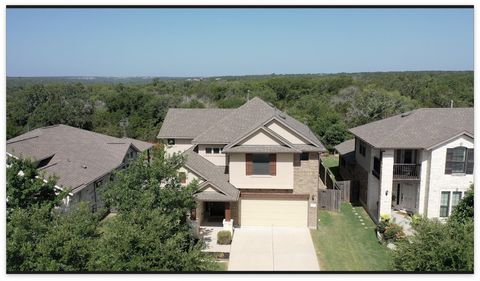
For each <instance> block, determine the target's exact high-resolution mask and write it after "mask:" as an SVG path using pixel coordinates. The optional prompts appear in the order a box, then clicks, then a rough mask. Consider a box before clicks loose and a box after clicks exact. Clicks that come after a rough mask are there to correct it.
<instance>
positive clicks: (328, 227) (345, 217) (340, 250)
mask: <svg viewBox="0 0 480 281" xmlns="http://www.w3.org/2000/svg"><path fill="white" fill-rule="evenodd" d="M352 208H353V210H352ZM355 212H356V213H357V214H358V215H355V214H354V213H355ZM318 215H319V216H318V218H319V219H320V221H319V222H318V229H317V230H312V231H311V234H312V239H313V243H314V245H315V250H316V252H317V258H318V262H319V264H320V269H321V270H332V271H337V270H341V271H351V270H355V271H382V270H391V256H390V250H389V249H388V248H386V247H385V246H383V245H381V244H380V243H379V242H378V240H377V237H376V234H375V231H374V230H375V224H374V223H373V221H372V220H371V219H370V217H369V216H368V215H367V213H366V212H365V210H364V209H363V208H362V207H352V205H351V204H349V203H342V207H341V212H330V211H324V210H319V212H318ZM359 215H360V216H361V218H362V219H363V223H365V225H362V224H361V223H362V222H361V221H360V220H359V218H358V216H359Z"/></svg>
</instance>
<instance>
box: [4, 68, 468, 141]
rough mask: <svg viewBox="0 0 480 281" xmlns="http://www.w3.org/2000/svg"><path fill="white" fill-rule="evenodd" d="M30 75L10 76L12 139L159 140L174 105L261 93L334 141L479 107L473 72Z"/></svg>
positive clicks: (230, 103)
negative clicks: (399, 119) (421, 114)
mask: <svg viewBox="0 0 480 281" xmlns="http://www.w3.org/2000/svg"><path fill="white" fill-rule="evenodd" d="M25 79H26V80H19V79H16V80H12V78H9V79H7V138H12V137H14V136H17V135H19V134H22V133H24V132H26V131H28V130H32V129H34V128H38V127H42V126H47V125H53V124H58V123H63V124H67V125H71V126H75V127H79V128H83V129H87V130H93V131H96V132H99V133H104V134H109V135H113V136H118V137H120V136H128V137H132V138H137V139H142V140H147V141H154V140H155V136H156V134H157V133H158V131H159V129H160V127H161V125H162V122H163V120H164V118H165V115H166V112H167V110H168V108H170V107H186V108H214V107H220V108H234V107H238V106H240V105H242V104H244V103H245V102H246V101H247V99H248V98H252V97H254V96H258V97H261V98H262V99H264V100H265V101H267V102H270V103H272V104H273V105H274V106H276V107H277V108H279V109H280V110H283V111H285V112H287V113H288V114H290V115H291V116H293V117H294V118H297V119H298V120H300V121H302V122H304V123H306V124H308V125H309V126H310V128H312V130H313V131H314V132H315V133H316V134H317V135H318V136H319V138H320V140H321V141H322V142H323V143H324V144H325V145H326V146H327V147H328V148H332V147H333V146H334V145H336V144H338V143H340V142H342V141H344V140H346V139H348V138H349V137H350V135H349V133H348V128H351V127H354V126H358V125H362V124H365V123H367V122H371V121H374V120H378V119H381V118H385V117H389V116H392V115H394V114H398V113H401V112H404V111H408V110H411V109H415V108H419V107H449V106H450V105H451V103H453V105H454V106H455V107H471V106H473V72H389V73H355V74H332V75H267V76H258V77H257V76H248V77H223V78H215V79H214V78H210V79H204V80H198V81H193V80H191V79H183V80H181V79H175V80H161V79H159V78H154V79H151V80H150V81H149V82H145V83H138V82H137V83H94V84H92V83H83V82H78V83H73V82H71V80H68V81H65V82H64V83H62V82H58V79H56V80H53V81H54V82H48V80H45V81H44V82H42V83H34V84H32V83H31V82H29V80H28V79H27V78H25ZM22 81H23V82H22ZM34 81H36V80H34ZM41 81H43V80H41ZM79 81H82V80H79Z"/></svg>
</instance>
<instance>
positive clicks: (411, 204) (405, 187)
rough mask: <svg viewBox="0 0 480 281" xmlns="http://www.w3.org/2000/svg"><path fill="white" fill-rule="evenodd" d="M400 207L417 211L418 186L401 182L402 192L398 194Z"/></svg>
mask: <svg viewBox="0 0 480 281" xmlns="http://www.w3.org/2000/svg"><path fill="white" fill-rule="evenodd" d="M398 196H399V197H398V201H399V204H398V207H399V208H400V209H405V210H407V211H411V212H415V210H416V207H417V206H416V205H417V187H416V186H415V185H413V184H409V183H402V184H400V194H398Z"/></svg>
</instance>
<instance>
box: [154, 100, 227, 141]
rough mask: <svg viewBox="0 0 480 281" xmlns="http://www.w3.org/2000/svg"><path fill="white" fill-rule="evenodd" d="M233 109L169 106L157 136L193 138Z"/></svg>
mask: <svg viewBox="0 0 480 281" xmlns="http://www.w3.org/2000/svg"><path fill="white" fill-rule="evenodd" d="M232 111H234V109H220V108H212V109H204V108H170V109H169V110H168V112H167V115H166V116H165V120H164V121H163V124H162V128H161V129H160V132H159V133H158V136H157V138H186V139H193V138H195V137H196V136H198V135H199V134H201V133H202V132H204V131H206V130H207V129H208V128H210V127H211V126H212V125H213V124H214V123H216V122H218V120H220V119H222V118H224V117H225V116H227V115H228V114H229V113H231V112H232Z"/></svg>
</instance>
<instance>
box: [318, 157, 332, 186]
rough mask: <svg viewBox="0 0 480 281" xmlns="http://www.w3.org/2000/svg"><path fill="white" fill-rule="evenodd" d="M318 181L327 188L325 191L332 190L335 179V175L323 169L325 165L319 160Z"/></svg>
mask: <svg viewBox="0 0 480 281" xmlns="http://www.w3.org/2000/svg"><path fill="white" fill-rule="evenodd" d="M319 175H320V179H321V180H322V182H323V184H324V185H325V186H326V187H327V189H332V188H334V185H335V182H336V179H335V175H334V174H333V173H332V171H330V169H328V168H327V167H325V164H324V163H323V162H322V161H321V159H320V170H319Z"/></svg>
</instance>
